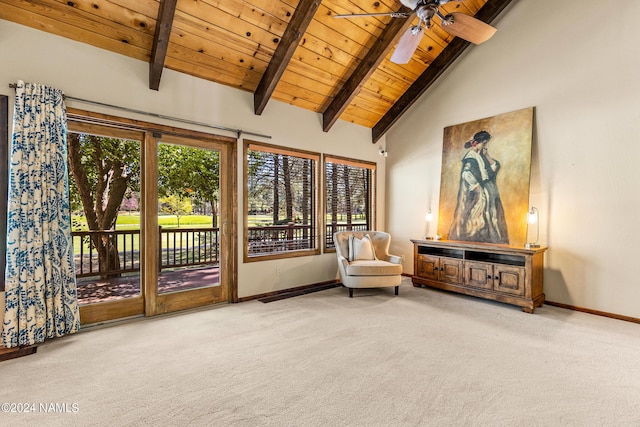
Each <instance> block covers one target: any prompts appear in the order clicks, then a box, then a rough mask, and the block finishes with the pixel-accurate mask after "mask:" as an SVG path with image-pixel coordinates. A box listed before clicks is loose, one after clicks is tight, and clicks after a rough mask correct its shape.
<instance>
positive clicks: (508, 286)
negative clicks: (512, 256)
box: [493, 264, 525, 296]
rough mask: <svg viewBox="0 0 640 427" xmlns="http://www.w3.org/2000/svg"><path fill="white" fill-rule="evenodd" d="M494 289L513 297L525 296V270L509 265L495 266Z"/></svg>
mask: <svg viewBox="0 0 640 427" xmlns="http://www.w3.org/2000/svg"><path fill="white" fill-rule="evenodd" d="M493 275H494V277H493V278H494V282H493V289H495V290H496V291H500V292H505V293H508V294H512V295H520V296H522V295H524V287H525V269H524V268H523V267H512V266H509V265H499V264H494V266H493Z"/></svg>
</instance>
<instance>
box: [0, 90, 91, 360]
mask: <svg viewBox="0 0 640 427" xmlns="http://www.w3.org/2000/svg"><path fill="white" fill-rule="evenodd" d="M7 211H8V212H7V258H6V261H7V267H6V272H5V299H6V302H5V313H4V322H3V325H2V341H3V344H4V346H5V347H16V346H26V345H33V344H36V343H40V342H43V341H44V340H45V339H46V338H53V337H60V336H63V335H66V334H70V333H74V332H76V331H78V330H79V328H80V315H79V310H78V297H77V291H76V279H75V271H74V264H73V241H72V238H71V216H70V210H69V183H68V172H67V115H66V108H65V105H64V99H63V93H62V91H60V90H58V89H53V88H49V87H46V86H42V85H38V84H32V83H24V82H22V81H19V82H18V85H17V88H16V102H15V111H14V117H13V137H12V141H11V152H10V165H9V197H8V208H7Z"/></svg>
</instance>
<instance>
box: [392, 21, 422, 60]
mask: <svg viewBox="0 0 640 427" xmlns="http://www.w3.org/2000/svg"><path fill="white" fill-rule="evenodd" d="M416 28H417V29H416ZM423 35H424V30H423V29H422V27H421V26H420V27H415V26H414V27H409V28H407V31H405V32H404V34H403V35H402V37H400V41H399V42H398V45H397V46H396V49H395V50H394V51H393V54H392V55H391V58H390V59H389V60H390V61H391V62H393V63H394V64H406V63H407V62H409V60H410V59H411V57H412V56H413V53H414V52H415V51H416V49H417V48H418V45H419V44H420V40H422V36H423Z"/></svg>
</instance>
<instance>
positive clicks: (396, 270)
mask: <svg viewBox="0 0 640 427" xmlns="http://www.w3.org/2000/svg"><path fill="white" fill-rule="evenodd" d="M346 271H347V275H349V276H394V275H399V274H402V265H399V264H393V263H391V262H387V261H380V260H369V261H352V262H350V263H349V265H348V266H347V268H346Z"/></svg>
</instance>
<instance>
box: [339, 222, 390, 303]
mask: <svg viewBox="0 0 640 427" xmlns="http://www.w3.org/2000/svg"><path fill="white" fill-rule="evenodd" d="M390 242H391V236H390V235H389V234H388V233H385V232H382V231H339V232H337V233H334V235H333V243H334V244H335V247H336V255H337V256H338V271H339V273H340V279H341V280H342V284H343V285H344V286H345V287H347V288H348V289H349V297H353V289H354V288H381V287H388V286H395V288H396V289H395V294H396V295H398V287H399V286H400V281H401V280H402V258H400V257H399V256H395V255H389V243H390Z"/></svg>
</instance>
